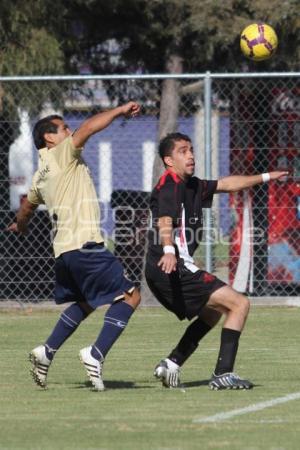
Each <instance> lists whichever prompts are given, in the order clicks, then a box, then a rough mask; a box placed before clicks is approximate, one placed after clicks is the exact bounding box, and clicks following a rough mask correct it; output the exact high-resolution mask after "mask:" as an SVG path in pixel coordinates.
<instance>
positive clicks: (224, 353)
mask: <svg viewBox="0 0 300 450" xmlns="http://www.w3.org/2000/svg"><path fill="white" fill-rule="evenodd" d="M240 335H241V332H240V331H236V330H231V329H230V328H223V329H222V333H221V345H220V352H219V356H218V360H217V365H216V368H215V374H216V375H221V374H222V373H226V372H232V371H233V367H234V362H235V357H236V354H237V351H238V347H239V338H240Z"/></svg>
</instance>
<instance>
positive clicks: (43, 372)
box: [29, 345, 52, 389]
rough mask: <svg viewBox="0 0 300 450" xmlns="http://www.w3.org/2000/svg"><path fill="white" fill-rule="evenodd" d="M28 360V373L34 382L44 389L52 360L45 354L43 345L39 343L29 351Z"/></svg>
mask: <svg viewBox="0 0 300 450" xmlns="http://www.w3.org/2000/svg"><path fill="white" fill-rule="evenodd" d="M29 361H30V362H31V364H32V368H31V370H30V373H31V375H32V378H33V380H34V382H35V383H36V384H37V385H38V386H40V387H42V388H44V389H45V388H46V387H47V375H48V370H49V367H50V364H51V362H52V361H51V360H50V359H48V358H47V356H46V348H45V346H44V345H39V346H38V347H36V348H34V349H33V350H32V351H31V352H30V353H29Z"/></svg>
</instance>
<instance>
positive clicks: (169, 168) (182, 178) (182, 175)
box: [167, 167, 191, 183]
mask: <svg viewBox="0 0 300 450" xmlns="http://www.w3.org/2000/svg"><path fill="white" fill-rule="evenodd" d="M167 170H168V171H169V172H172V173H175V174H176V175H177V176H178V177H179V178H180V179H181V180H182V181H184V182H185V183H186V182H187V181H188V180H189V179H190V178H191V176H190V175H187V174H182V173H181V172H178V171H177V170H175V169H174V168H173V167H168V168H167Z"/></svg>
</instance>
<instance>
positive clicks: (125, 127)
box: [0, 74, 300, 303]
mask: <svg viewBox="0 0 300 450" xmlns="http://www.w3.org/2000/svg"><path fill="white" fill-rule="evenodd" d="M299 77H300V74H286V75H284V74H277V75H276V74H263V75H259V74H255V75H253V74H252V75H251V76H249V74H247V75H242V74H241V75H238V74H234V75H232V76H231V75H230V74H226V75H225V74H224V75H221V74H218V75H213V74H206V75H193V76H188V75H186V76H181V77H177V78H178V80H177V81H178V85H177V88H178V92H179V97H178V98H179V106H178V117H177V130H178V131H180V132H182V133H185V134H188V135H189V136H190V137H191V138H192V140H193V143H194V148H195V158H196V175H197V176H199V177H203V178H206V177H207V175H209V177H211V178H213V179H216V178H220V177H223V176H226V175H229V174H249V175H250V174H254V173H263V172H268V171H271V170H277V169H288V170H289V171H290V175H289V176H288V177H287V178H286V179H284V180H282V181H276V182H272V183H270V184H263V185H259V186H257V187H255V188H253V189H250V190H247V191H244V192H240V193H235V194H230V195H229V194H220V195H216V196H215V200H214V206H213V209H212V211H211V212H208V216H207V220H206V222H205V224H206V230H205V231H206V233H205V234H206V238H205V241H204V242H202V243H201V245H200V246H199V250H197V253H196V255H195V259H196V261H197V262H198V263H199V264H200V265H201V266H202V267H204V268H211V269H212V271H213V272H214V273H215V274H217V275H218V276H219V277H220V278H221V279H223V280H224V281H226V282H228V283H230V284H231V285H232V286H233V287H234V288H235V289H237V290H238V291H240V292H246V293H248V294H250V295H252V296H275V297H276V296H296V295H299V291H300V78H299ZM173 78H175V77H173ZM170 79H172V77H170ZM208 79H209V81H210V83H211V86H210V89H209V90H207V88H206V86H207V83H206V81H207V80H208ZM165 80H166V77H163V76H157V77H155V76H149V77H143V76H135V77H127V78H126V77H125V76H119V77H118V76H116V77H62V78H59V77H44V78H42V77H41V78H39V79H37V78H32V79H30V78H28V77H27V78H16V77H15V78H11V79H8V78H0V153H1V157H0V184H1V197H0V214H1V235H0V299H1V300H18V301H20V302H22V303H23V302H29V301H30V302H39V301H44V300H49V299H52V298H53V288H54V270H53V267H54V258H53V253H52V246H51V233H50V228H51V227H50V222H49V219H48V215H47V212H46V211H45V209H43V207H40V208H39V209H38V210H37V212H36V214H35V217H34V218H33V220H32V222H31V226H30V231H29V233H28V234H27V235H26V236H21V237H19V236H15V235H13V234H12V233H10V232H8V231H6V230H5V228H6V227H7V226H8V225H9V224H10V223H11V221H13V220H14V217H15V213H16V210H17V209H18V208H19V206H20V203H21V202H22V199H23V198H24V196H25V195H26V193H27V191H28V188H29V186H30V183H31V178H32V175H33V173H34V171H35V169H36V167H37V160H38V152H37V150H36V149H35V148H34V145H33V142H32V137H31V130H32V126H33V124H34V123H35V121H36V120H38V119H39V118H40V117H42V116H45V115H47V114H50V113H54V112H55V113H59V114H62V115H63V116H64V117H65V120H66V121H67V123H68V124H69V125H70V127H71V128H72V129H75V128H76V127H78V125H79V124H80V123H81V122H82V121H83V120H84V119H86V118H87V117H88V116H90V115H91V114H92V113H96V112H98V111H101V110H104V109H106V108H110V107H114V106H116V105H118V104H120V103H123V102H126V101H128V100H130V99H135V100H136V101H139V102H140V103H141V105H142V108H143V111H142V115H141V116H140V117H138V118H136V119H134V120H124V119H117V120H116V121H115V122H113V124H112V125H111V126H110V127H108V128H107V129H105V130H103V131H102V132H101V133H99V134H97V135H95V136H93V137H92V138H91V139H90V140H89V141H88V143H87V145H86V147H85V150H84V159H85V160H86V162H87V164H88V165H89V167H90V169H91V173H92V176H93V179H94V182H95V186H96V190H97V193H98V197H99V202H100V208H101V226H102V230H103V234H104V236H105V240H106V243H107V246H108V248H109V249H111V250H112V251H114V252H115V254H116V255H117V256H118V257H119V258H120V259H121V261H122V262H123V264H124V266H125V268H126V270H127V273H128V275H129V276H130V277H131V278H132V279H133V280H134V281H135V283H136V284H137V285H138V286H141V287H142V292H143V294H144V300H146V303H147V302H148V303H149V301H151V298H150V297H149V296H150V294H149V291H148V290H147V289H146V288H145V286H144V279H143V263H144V255H145V246H146V236H147V226H148V212H149V211H148V203H149V196H150V191H151V189H152V185H153V182H155V181H156V180H153V166H154V164H155V155H156V148H157V141H158V135H159V120H160V119H162V118H161V117H160V104H161V96H162V92H163V89H164V82H165ZM207 105H209V110H208V106H207ZM175 106H176V105H174V107H175ZM208 167H209V170H208ZM208 225H209V226H208ZM208 228H209V229H208ZM148 297H149V298H148Z"/></svg>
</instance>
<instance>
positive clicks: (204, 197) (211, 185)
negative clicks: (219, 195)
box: [200, 180, 218, 208]
mask: <svg viewBox="0 0 300 450" xmlns="http://www.w3.org/2000/svg"><path fill="white" fill-rule="evenodd" d="M200 182H201V187H202V189H201V201H202V208H211V205H212V201H213V196H214V194H215V192H216V189H217V184H218V181H217V180H200Z"/></svg>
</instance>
